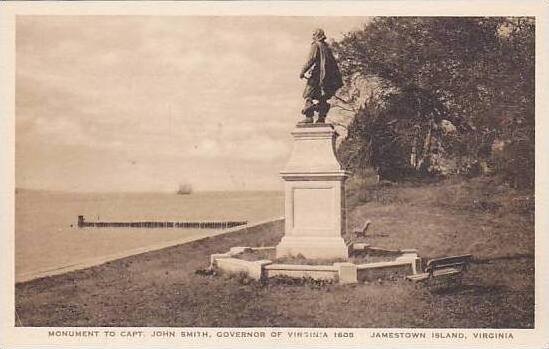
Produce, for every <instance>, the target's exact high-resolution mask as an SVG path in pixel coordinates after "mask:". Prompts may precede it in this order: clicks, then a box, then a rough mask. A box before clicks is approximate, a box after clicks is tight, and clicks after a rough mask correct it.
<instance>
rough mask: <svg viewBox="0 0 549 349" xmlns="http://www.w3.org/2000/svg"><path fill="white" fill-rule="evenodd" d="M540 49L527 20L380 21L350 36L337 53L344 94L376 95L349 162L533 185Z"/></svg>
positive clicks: (345, 150)
mask: <svg viewBox="0 0 549 349" xmlns="http://www.w3.org/2000/svg"><path fill="white" fill-rule="evenodd" d="M534 44H535V22H534V19H533V18H526V17H521V18H517V17H512V18H511V17H380V18H375V19H374V20H373V21H371V22H369V23H368V24H367V25H365V27H364V28H363V29H362V30H359V31H355V32H351V33H348V34H347V35H346V36H345V37H344V38H343V39H342V40H341V41H340V42H338V43H336V45H335V49H336V52H337V53H338V56H339V60H340V65H341V68H342V72H343V74H344V76H345V80H346V83H347V89H346V91H347V92H348V94H349V95H351V96H355V97H356V95H357V94H360V91H359V92H358V93H357V91H356V88H355V87H353V86H355V85H354V84H353V81H356V79H363V80H365V81H369V82H370V87H371V86H375V91H376V92H375V93H373V92H371V93H370V95H369V96H368V98H363V99H362V102H361V103H359V106H358V112H357V113H356V115H355V118H354V120H353V121H352V122H351V124H350V125H349V128H348V131H349V133H348V138H347V140H346V141H345V142H344V144H343V145H342V147H341V149H340V155H341V157H342V158H343V159H344V161H346V162H347V163H348V165H349V166H350V167H352V168H353V169H357V168H363V167H364V166H373V167H374V168H376V169H377V170H378V173H379V174H380V175H381V176H382V177H385V178H390V179H394V178H398V177H402V176H404V175H406V176H407V175H409V174H416V175H427V174H433V173H436V172H444V173H461V174H469V175H478V174H482V173H487V172H496V173H498V174H501V175H502V176H503V177H505V178H506V179H508V180H509V181H510V182H511V183H512V184H513V185H514V186H520V187H531V186H533V183H534V78H535V61H534V55H535V52H534V51H535V50H534ZM353 89H355V90H353ZM362 92H364V91H362Z"/></svg>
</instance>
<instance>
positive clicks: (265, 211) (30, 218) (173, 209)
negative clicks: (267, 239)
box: [15, 190, 284, 281]
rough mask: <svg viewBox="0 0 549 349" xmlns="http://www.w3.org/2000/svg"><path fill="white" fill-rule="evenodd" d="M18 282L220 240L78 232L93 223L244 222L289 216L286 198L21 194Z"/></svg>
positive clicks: (143, 232) (174, 233) (126, 231)
mask: <svg viewBox="0 0 549 349" xmlns="http://www.w3.org/2000/svg"><path fill="white" fill-rule="evenodd" d="M15 209H16V211H15V276H16V281H23V280H28V279H30V278H32V277H33V276H36V275H43V274H44V273H55V270H63V271H65V270H70V269H71V266H73V268H77V267H78V266H79V265H82V264H83V263H84V264H94V261H101V260H104V259H105V258H106V259H109V258H108V257H109V256H111V257H112V256H119V255H124V254H127V253H128V252H129V251H134V250H136V249H149V248H154V247H158V246H161V245H162V246H167V245H170V244H177V243H179V242H181V241H182V240H183V239H188V240H194V239H197V238H201V237H204V236H208V235H212V234H214V233H218V232H219V230H205V229H162V228H160V229H138V228H85V229H79V228H77V216H78V215H84V217H85V219H86V220H87V221H95V220H101V221H214V220H215V221H225V220H226V221H240V220H247V221H248V222H249V223H250V224H253V223H257V222H260V221H264V220H268V219H272V218H277V217H281V216H283V215H284V194H283V193H281V192H251V191H249V192H246V191H241V192H198V193H193V194H190V195H176V194H168V193H107V194H105V193H100V194H99V193H60V192H47V191H32V190H18V192H17V194H16V202H15Z"/></svg>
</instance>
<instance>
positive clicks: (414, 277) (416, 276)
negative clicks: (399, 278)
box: [406, 273, 429, 282]
mask: <svg viewBox="0 0 549 349" xmlns="http://www.w3.org/2000/svg"><path fill="white" fill-rule="evenodd" d="M406 279H408V280H411V281H415V282H417V281H425V280H427V279H429V273H422V274H413V275H408V276H407V277H406Z"/></svg>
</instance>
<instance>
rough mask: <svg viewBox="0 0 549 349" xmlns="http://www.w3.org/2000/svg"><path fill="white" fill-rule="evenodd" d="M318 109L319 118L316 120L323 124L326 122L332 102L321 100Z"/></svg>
mask: <svg viewBox="0 0 549 349" xmlns="http://www.w3.org/2000/svg"><path fill="white" fill-rule="evenodd" d="M317 110H318V119H317V120H316V122H317V123H318V124H322V123H324V122H326V115H328V111H329V110H330V103H327V102H326V101H320V103H318V106H317Z"/></svg>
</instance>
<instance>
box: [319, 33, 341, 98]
mask: <svg viewBox="0 0 549 349" xmlns="http://www.w3.org/2000/svg"><path fill="white" fill-rule="evenodd" d="M315 44H316V45H317V46H318V50H319V52H320V87H321V88H322V91H323V92H324V95H326V96H327V97H328V98H329V97H332V96H333V95H334V94H335V93H336V91H337V90H338V89H340V88H341V87H342V86H343V80H342V79H341V72H340V71H339V67H338V66H337V62H336V59H335V57H334V55H333V54H332V50H331V49H330V47H329V46H328V45H327V44H326V43H325V42H323V41H316V42H315Z"/></svg>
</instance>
